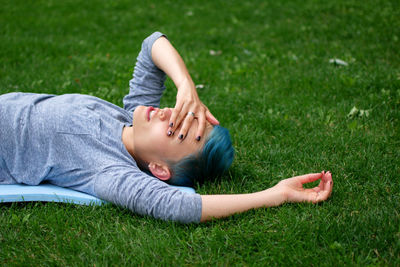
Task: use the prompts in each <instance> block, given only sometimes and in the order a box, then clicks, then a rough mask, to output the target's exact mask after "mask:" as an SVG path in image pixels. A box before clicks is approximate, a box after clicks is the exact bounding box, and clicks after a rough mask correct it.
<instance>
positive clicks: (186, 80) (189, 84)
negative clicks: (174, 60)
mask: <svg viewBox="0 0 400 267" xmlns="http://www.w3.org/2000/svg"><path fill="white" fill-rule="evenodd" d="M174 83H175V86H176V88H177V89H178V90H179V89H180V88H190V89H194V90H196V86H195V85H194V82H193V80H192V78H191V77H190V76H189V75H183V76H182V77H180V78H178V79H176V81H174Z"/></svg>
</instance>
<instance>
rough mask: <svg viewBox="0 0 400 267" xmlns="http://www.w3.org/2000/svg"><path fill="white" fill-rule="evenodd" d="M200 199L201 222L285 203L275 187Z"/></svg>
mask: <svg viewBox="0 0 400 267" xmlns="http://www.w3.org/2000/svg"><path fill="white" fill-rule="evenodd" d="M201 199H202V213H201V222H204V221H207V220H210V219H212V218H222V217H227V216H229V215H232V214H235V213H241V212H244V211H247V210H250V209H257V208H262V207H274V206H279V205H281V204H282V203H283V202H284V201H285V199H284V195H283V194H282V193H281V192H280V191H279V190H277V189H276V188H275V187H272V188H269V189H267V190H264V191H261V192H256V193H251V194H237V195H202V196H201Z"/></svg>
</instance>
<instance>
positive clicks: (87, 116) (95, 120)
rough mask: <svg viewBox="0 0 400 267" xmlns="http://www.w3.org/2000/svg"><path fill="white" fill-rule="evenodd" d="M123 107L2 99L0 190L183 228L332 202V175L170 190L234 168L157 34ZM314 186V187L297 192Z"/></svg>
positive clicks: (80, 98) (69, 99)
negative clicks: (72, 193) (27, 188)
mask: <svg viewBox="0 0 400 267" xmlns="http://www.w3.org/2000/svg"><path fill="white" fill-rule="evenodd" d="M166 74H167V75H168V76H169V77H171V79H172V80H173V81H174V83H175V85H176V87H177V89H178V93H177V101H176V105H175V108H174V109H171V108H164V109H159V108H158V106H159V103H160V98H161V96H162V93H163V90H164V81H165V77H166ZM123 103H124V108H123V109H122V108H120V107H118V106H115V105H113V104H111V103H108V102H106V101H103V100H101V99H98V98H96V97H92V96H87V95H79V94H71V95H61V96H54V95H43V94H28V93H10V94H5V95H1V96H0V140H1V143H0V184H28V185H37V184H39V183H41V182H48V183H52V184H55V185H58V186H62V187H68V188H72V189H75V190H78V191H82V192H85V193H88V194H91V195H94V196H96V197H98V198H101V199H104V200H107V201H110V202H112V203H115V204H117V205H121V206H124V207H127V208H129V209H131V210H132V211H134V212H136V213H139V214H148V215H151V216H153V217H155V218H161V219H164V220H175V221H180V222H185V223H188V222H203V221H207V220H210V219H212V218H220V217H226V216H229V215H231V214H234V213H238V212H243V211H246V210H249V209H254V208H261V207H271V206H278V205H281V204H282V203H285V202H313V203H316V202H320V201H324V200H326V199H327V198H328V197H329V195H330V193H331V192H332V186H333V184H332V176H331V174H330V173H329V172H327V173H325V172H322V173H314V174H307V175H303V176H298V177H293V178H290V179H286V180H283V181H281V182H279V183H278V184H277V185H275V186H274V187H272V188H270V189H267V190H264V191H260V192H257V193H252V194H239V195H199V194H191V193H186V192H182V191H180V190H178V189H176V188H173V187H170V186H169V185H168V184H167V183H170V184H174V185H183V186H193V185H194V184H195V183H197V182H201V181H202V179H203V178H204V179H211V178H213V177H215V176H217V175H221V174H222V173H223V172H224V171H226V170H227V169H228V168H229V166H230V165H231V163H232V160H233V148H232V145H231V140H230V137H229V133H228V131H227V130H226V129H225V128H223V127H221V126H219V125H218V124H219V123H218V121H217V120H216V119H215V117H214V116H213V115H212V114H211V113H210V112H209V110H208V109H207V107H206V106H205V105H204V104H203V103H202V102H201V101H200V99H199V97H198V95H197V92H196V89H195V86H194V83H193V81H192V79H191V77H190V75H189V73H188V71H187V69H186V67H185V64H184V63H183V61H182V59H181V57H180V56H179V54H178V53H177V51H176V50H175V49H174V48H173V47H172V45H171V44H170V43H169V41H168V40H167V39H166V37H165V36H163V35H162V34H161V33H158V32H156V33H153V34H152V35H151V36H149V37H148V38H146V39H145V40H144V41H143V44H142V50H141V52H140V54H139V56H138V58H137V62H136V65H135V70H134V74H133V79H132V80H131V81H130V92H129V94H128V95H126V96H125V97H124V101H123ZM316 180H321V181H320V184H319V186H317V187H315V188H313V189H304V188H303V184H305V183H309V182H313V181H316ZM165 182H167V183H165Z"/></svg>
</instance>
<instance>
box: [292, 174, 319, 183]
mask: <svg viewBox="0 0 400 267" xmlns="http://www.w3.org/2000/svg"><path fill="white" fill-rule="evenodd" d="M322 175H323V174H322V173H310V174H306V175H302V176H297V177H296V178H297V179H299V180H300V182H301V183H302V184H306V183H311V182H314V181H316V180H318V179H321V178H322Z"/></svg>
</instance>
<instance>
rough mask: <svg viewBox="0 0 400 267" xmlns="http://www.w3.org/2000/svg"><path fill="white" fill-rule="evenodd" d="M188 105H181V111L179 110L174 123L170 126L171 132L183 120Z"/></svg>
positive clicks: (187, 110)
mask: <svg viewBox="0 0 400 267" xmlns="http://www.w3.org/2000/svg"><path fill="white" fill-rule="evenodd" d="M189 111H190V110H189V107H188V106H187V105H183V107H182V109H181V111H180V112H179V114H178V115H177V117H176V120H175V124H174V126H173V127H172V132H173V133H174V132H175V131H176V129H177V128H178V127H179V126H181V124H182V123H183V122H184V120H185V119H186V116H187V114H188V112H189Z"/></svg>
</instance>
